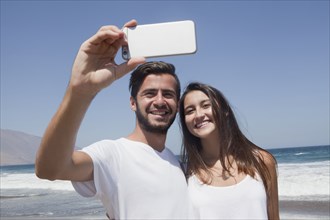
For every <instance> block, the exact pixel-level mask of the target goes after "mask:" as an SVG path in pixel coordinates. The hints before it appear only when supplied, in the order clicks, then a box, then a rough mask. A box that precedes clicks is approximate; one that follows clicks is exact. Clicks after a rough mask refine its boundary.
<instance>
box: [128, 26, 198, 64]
mask: <svg viewBox="0 0 330 220" xmlns="http://www.w3.org/2000/svg"><path fill="white" fill-rule="evenodd" d="M123 31H124V33H125V36H126V39H127V42H128V45H127V46H126V45H125V46H123V47H122V57H123V59H125V60H129V59H130V58H132V57H139V56H142V57H146V58H149V57H162V56H173V55H183V54H193V53H195V52H196V51H197V44H196V32H195V24H194V22H193V21H191V20H186V21H175V22H166V23H157V24H145V25H137V26H135V27H125V28H124V29H123Z"/></svg>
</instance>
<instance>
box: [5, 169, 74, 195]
mask: <svg viewBox="0 0 330 220" xmlns="http://www.w3.org/2000/svg"><path fill="white" fill-rule="evenodd" d="M1 189H51V190H67V191H74V189H73V187H72V184H71V182H70V181H60V180H55V181H49V180H43V179H39V178H38V177H36V175H35V174H33V173H26V174H22V173H20V174H7V175H1Z"/></svg>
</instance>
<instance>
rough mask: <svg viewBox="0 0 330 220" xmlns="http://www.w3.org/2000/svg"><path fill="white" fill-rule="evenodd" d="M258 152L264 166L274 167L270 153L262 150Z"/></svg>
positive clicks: (273, 160)
mask: <svg viewBox="0 0 330 220" xmlns="http://www.w3.org/2000/svg"><path fill="white" fill-rule="evenodd" d="M258 152H259V154H260V156H261V159H262V160H263V162H264V163H265V164H266V166H267V167H274V166H276V164H277V162H276V159H275V157H274V156H273V155H272V154H271V153H269V152H268V151H266V150H264V149H259V150H258Z"/></svg>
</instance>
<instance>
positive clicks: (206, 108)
mask: <svg viewBox="0 0 330 220" xmlns="http://www.w3.org/2000/svg"><path fill="white" fill-rule="evenodd" d="M179 113H180V120H181V121H180V122H181V128H182V132H183V145H184V148H183V149H182V155H183V158H182V160H183V163H184V164H185V165H186V169H185V171H186V174H187V178H188V189H189V193H190V196H191V199H192V202H193V205H194V208H195V211H196V214H197V215H198V217H199V218H200V219H267V218H268V219H279V210H278V191H277V174H276V160H275V158H274V157H273V156H272V155H271V154H270V153H268V152H267V151H266V150H263V149H261V148H260V147H258V146H256V145H255V144H253V143H252V142H251V141H249V140H248V139H247V138H246V137H245V136H244V134H243V133H242V132H241V131H240V128H239V126H238V124H237V121H236V119H235V115H234V113H233V111H232V109H231V107H230V106H229V103H228V102H227V100H226V99H225V97H224V96H223V95H222V93H221V92H220V91H218V90H217V89H215V88H213V87H211V86H209V85H205V84H202V83H191V84H189V85H188V86H187V88H186V90H185V91H184V93H183V95H182V98H181V100H180V109H179Z"/></svg>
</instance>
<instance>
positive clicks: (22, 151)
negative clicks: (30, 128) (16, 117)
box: [0, 129, 41, 166]
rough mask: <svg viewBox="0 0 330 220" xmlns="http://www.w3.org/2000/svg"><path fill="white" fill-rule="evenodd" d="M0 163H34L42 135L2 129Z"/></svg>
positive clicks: (2, 164)
mask: <svg viewBox="0 0 330 220" xmlns="http://www.w3.org/2000/svg"><path fill="white" fill-rule="evenodd" d="M0 140H1V145H0V156H1V157H0V165H1V166H4V165H21V164H33V163H34V160H35V155H36V152H37V149H38V147H39V145H40V141H41V137H37V136H34V135H30V134H26V133H23V132H19V131H13V130H5V129H1V139H0Z"/></svg>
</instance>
